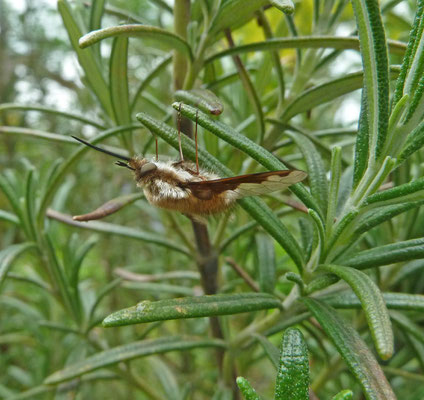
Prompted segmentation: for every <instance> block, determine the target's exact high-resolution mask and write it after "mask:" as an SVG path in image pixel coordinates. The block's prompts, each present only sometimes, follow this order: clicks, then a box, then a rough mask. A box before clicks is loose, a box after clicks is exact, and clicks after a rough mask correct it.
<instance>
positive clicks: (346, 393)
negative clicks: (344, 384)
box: [331, 389, 353, 400]
mask: <svg viewBox="0 0 424 400" xmlns="http://www.w3.org/2000/svg"><path fill="white" fill-rule="evenodd" d="M352 399H353V392H352V391H351V390H349V389H346V390H342V391H341V392H339V393H337V394H336V395H335V396H334V397H333V398H332V399H331V400H352Z"/></svg>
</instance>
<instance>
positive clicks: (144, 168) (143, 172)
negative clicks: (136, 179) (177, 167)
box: [140, 163, 158, 176]
mask: <svg viewBox="0 0 424 400" xmlns="http://www.w3.org/2000/svg"><path fill="white" fill-rule="evenodd" d="M156 169H158V167H157V166H156V165H155V164H153V163H146V164H144V165H143V166H142V167H141V168H140V175H141V176H143V175H146V174H148V173H150V172H153V171H155V170H156Z"/></svg>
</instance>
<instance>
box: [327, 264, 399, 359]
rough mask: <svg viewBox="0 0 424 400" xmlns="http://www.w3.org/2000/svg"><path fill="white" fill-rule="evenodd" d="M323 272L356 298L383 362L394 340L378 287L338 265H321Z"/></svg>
mask: <svg viewBox="0 0 424 400" xmlns="http://www.w3.org/2000/svg"><path fill="white" fill-rule="evenodd" d="M321 268H322V269H323V270H324V271H325V272H329V273H332V274H335V275H337V276H338V277H339V278H341V279H343V280H344V281H345V282H347V284H348V285H349V286H350V287H351V288H352V290H353V291H354V292H355V294H356V295H357V296H358V298H359V300H360V302H361V304H362V309H363V310H364V313H365V316H366V318H367V322H368V326H369V328H370V331H371V336H372V338H373V341H374V344H375V347H376V349H377V352H378V354H379V356H380V357H381V358H382V359H383V360H387V359H389V358H390V357H391V356H392V355H393V351H394V338H393V331H392V325H391V323H390V317H389V313H388V311H387V308H386V304H385V302H384V299H383V296H382V294H381V292H380V290H379V288H378V286H377V285H376V284H375V283H374V282H373V281H372V280H371V278H370V277H369V276H368V275H366V274H364V273H363V272H361V271H358V270H356V269H353V268H349V267H342V266H339V265H322V266H321Z"/></svg>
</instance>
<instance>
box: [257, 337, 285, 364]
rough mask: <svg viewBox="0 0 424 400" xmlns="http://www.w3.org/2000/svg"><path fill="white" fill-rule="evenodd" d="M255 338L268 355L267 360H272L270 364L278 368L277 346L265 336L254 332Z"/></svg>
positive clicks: (278, 353)
mask: <svg viewBox="0 0 424 400" xmlns="http://www.w3.org/2000/svg"><path fill="white" fill-rule="evenodd" d="M255 338H256V339H257V340H258V342H259V343H260V344H261V346H262V348H263V349H264V351H265V354H266V355H267V356H268V358H269V360H270V361H271V362H272V365H273V366H274V367H275V369H276V370H278V367H279V365H280V352H279V351H278V348H277V347H275V346H274V345H273V344H272V343H271V342H270V341H269V340H268V339H267V338H266V337H265V336H263V335H259V334H255Z"/></svg>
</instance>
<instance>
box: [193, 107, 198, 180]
mask: <svg viewBox="0 0 424 400" xmlns="http://www.w3.org/2000/svg"><path fill="white" fill-rule="evenodd" d="M198 117H199V110H196V128H195V130H194V144H195V146H196V175H199V154H198V151H197V119H198Z"/></svg>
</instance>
